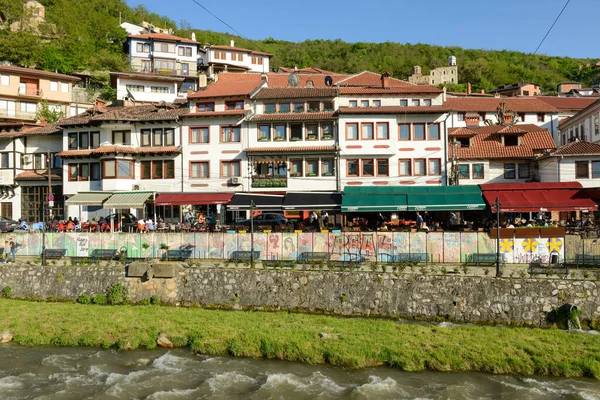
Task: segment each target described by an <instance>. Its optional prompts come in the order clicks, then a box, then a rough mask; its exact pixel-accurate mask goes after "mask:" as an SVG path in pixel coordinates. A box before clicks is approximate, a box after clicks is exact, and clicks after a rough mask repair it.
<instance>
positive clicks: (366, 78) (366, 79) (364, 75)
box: [335, 71, 424, 87]
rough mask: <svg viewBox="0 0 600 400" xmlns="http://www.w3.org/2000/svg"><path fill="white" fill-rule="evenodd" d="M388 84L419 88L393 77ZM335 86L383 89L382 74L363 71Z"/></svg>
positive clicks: (340, 81)
mask: <svg viewBox="0 0 600 400" xmlns="http://www.w3.org/2000/svg"><path fill="white" fill-rule="evenodd" d="M388 82H389V85H390V87H403V86H407V87H409V86H419V85H414V84H412V83H408V82H407V81H403V80H400V79H396V78H392V77H390V78H389V81H388ZM335 84H336V85H340V86H360V87H368V86H372V87H381V74H376V73H375V72H371V71H362V72H359V73H358V74H354V75H351V76H349V77H347V78H345V79H341V80H339V81H338V82H335ZM423 86H424V85H423Z"/></svg>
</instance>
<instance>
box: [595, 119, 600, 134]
mask: <svg viewBox="0 0 600 400" xmlns="http://www.w3.org/2000/svg"><path fill="white" fill-rule="evenodd" d="M599 133H600V127H599V126H598V117H594V135H597V134H599Z"/></svg>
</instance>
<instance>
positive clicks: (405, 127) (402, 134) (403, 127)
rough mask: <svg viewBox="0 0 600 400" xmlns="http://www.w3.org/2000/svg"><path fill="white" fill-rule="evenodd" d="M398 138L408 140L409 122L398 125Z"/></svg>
mask: <svg viewBox="0 0 600 400" xmlns="http://www.w3.org/2000/svg"><path fill="white" fill-rule="evenodd" d="M398 132H399V133H398V134H399V138H398V139H399V140H410V124H400V125H398Z"/></svg>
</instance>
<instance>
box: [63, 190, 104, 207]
mask: <svg viewBox="0 0 600 400" xmlns="http://www.w3.org/2000/svg"><path fill="white" fill-rule="evenodd" d="M110 196H112V193H111V192H88V193H77V194H76V195H74V196H71V197H69V198H68V199H67V200H66V201H65V204H66V205H67V206H101V205H102V204H103V203H104V201H105V200H106V199H108V198H109V197H110Z"/></svg>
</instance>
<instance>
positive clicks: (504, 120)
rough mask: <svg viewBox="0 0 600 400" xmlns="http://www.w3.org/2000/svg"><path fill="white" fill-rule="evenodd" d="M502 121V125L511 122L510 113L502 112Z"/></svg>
mask: <svg viewBox="0 0 600 400" xmlns="http://www.w3.org/2000/svg"><path fill="white" fill-rule="evenodd" d="M502 123H503V124H504V125H510V124H512V123H513V116H512V114H511V113H504V114H503V115H502Z"/></svg>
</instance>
